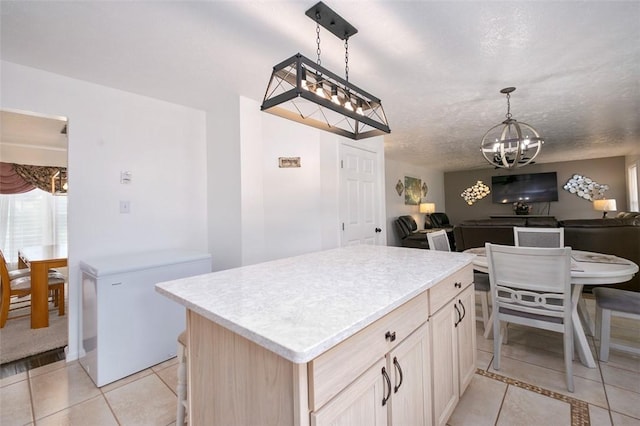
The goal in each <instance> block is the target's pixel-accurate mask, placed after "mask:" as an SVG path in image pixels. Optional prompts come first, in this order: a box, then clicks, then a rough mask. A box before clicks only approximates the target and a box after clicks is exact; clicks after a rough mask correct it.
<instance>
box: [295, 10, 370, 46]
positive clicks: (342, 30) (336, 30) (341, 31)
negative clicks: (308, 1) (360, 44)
mask: <svg viewBox="0 0 640 426" xmlns="http://www.w3.org/2000/svg"><path fill="white" fill-rule="evenodd" d="M305 15H307V16H308V17H309V18H311V19H313V20H314V21H317V22H318V23H319V24H320V25H322V26H323V27H324V28H326V29H327V30H329V32H331V33H332V34H333V35H334V36H336V37H338V38H339V39H340V40H346V39H348V38H349V37H351V36H352V35H354V34H356V33H357V32H358V30H357V29H356V27H354V26H353V25H351V24H350V23H348V22H347V21H345V20H344V18H342V17H341V16H340V15H338V14H337V13H336V12H334V11H333V10H331V8H329V6H327V5H326V4H324V3H322V2H318V4H316V5H315V6H313V7H312V8H311V9H309V10H307V11H306V12H305Z"/></svg>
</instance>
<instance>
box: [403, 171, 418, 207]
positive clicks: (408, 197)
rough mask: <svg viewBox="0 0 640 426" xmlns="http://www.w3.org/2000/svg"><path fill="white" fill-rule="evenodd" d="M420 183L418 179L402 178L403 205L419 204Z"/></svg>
mask: <svg viewBox="0 0 640 426" xmlns="http://www.w3.org/2000/svg"><path fill="white" fill-rule="evenodd" d="M421 197H422V181H421V180H420V179H418V178H414V177H409V176H405V177H404V203H405V204H409V205H412V206H417V205H418V204H420V198H421Z"/></svg>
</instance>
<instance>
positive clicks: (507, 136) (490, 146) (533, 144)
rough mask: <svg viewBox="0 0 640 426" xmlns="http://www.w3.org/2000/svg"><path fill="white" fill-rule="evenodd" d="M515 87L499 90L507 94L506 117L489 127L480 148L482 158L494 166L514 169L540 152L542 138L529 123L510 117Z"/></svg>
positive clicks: (525, 163)
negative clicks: (512, 94) (511, 100)
mask: <svg viewBox="0 0 640 426" xmlns="http://www.w3.org/2000/svg"><path fill="white" fill-rule="evenodd" d="M514 90H516V88H515V87H507V88H504V89H502V90H501V91H500V93H504V94H506V95H507V114H506V117H507V119H506V120H504V121H503V122H502V123H500V124H498V125H497V126H494V127H492V128H491V129H489V131H488V132H487V133H485V135H484V137H483V138H482V144H481V145H480V149H481V151H482V155H483V156H484V158H485V159H486V160H487V161H488V162H489V163H491V164H493V165H494V166H496V167H501V168H504V169H515V168H517V167H522V166H526V165H527V164H529V163H531V162H532V161H533V160H534V158H536V156H537V155H538V154H539V153H540V149H541V148H542V144H543V143H544V140H543V139H542V137H541V136H540V134H539V133H538V131H537V130H536V129H534V128H533V127H531V126H530V125H528V124H526V123H522V122H518V121H516V119H515V118H511V103H510V102H509V99H510V98H511V92H513V91H514Z"/></svg>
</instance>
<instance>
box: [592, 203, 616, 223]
mask: <svg viewBox="0 0 640 426" xmlns="http://www.w3.org/2000/svg"><path fill="white" fill-rule="evenodd" d="M593 209H594V210H598V211H601V212H602V218H603V219H606V217H607V212H614V211H616V210H617V207H616V200H615V199H613V198H610V199H601V200H593Z"/></svg>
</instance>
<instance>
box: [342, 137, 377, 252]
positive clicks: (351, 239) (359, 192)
mask: <svg viewBox="0 0 640 426" xmlns="http://www.w3.org/2000/svg"><path fill="white" fill-rule="evenodd" d="M340 149H341V152H340V220H341V222H342V233H341V235H342V237H341V245H342V246H347V245H357V244H381V243H384V241H383V240H382V237H383V234H382V232H381V231H382V229H381V226H380V197H381V195H380V183H379V182H380V180H379V178H380V171H379V168H378V157H377V154H376V153H375V152H371V151H366V150H364V149H359V148H355V147H352V146H349V145H344V144H343V145H341V148H340Z"/></svg>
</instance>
